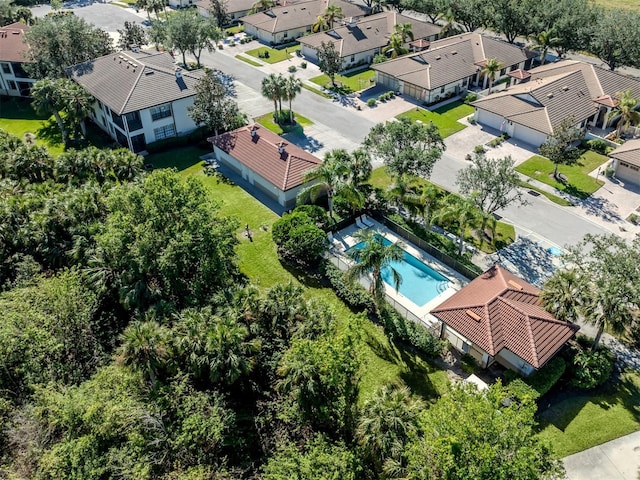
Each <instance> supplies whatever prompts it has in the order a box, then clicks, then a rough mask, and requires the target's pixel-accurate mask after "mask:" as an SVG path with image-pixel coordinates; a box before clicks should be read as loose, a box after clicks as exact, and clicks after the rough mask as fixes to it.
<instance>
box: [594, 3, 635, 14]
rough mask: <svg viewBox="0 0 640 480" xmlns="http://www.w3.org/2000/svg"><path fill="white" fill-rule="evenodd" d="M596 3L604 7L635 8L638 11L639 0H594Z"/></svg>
mask: <svg viewBox="0 0 640 480" xmlns="http://www.w3.org/2000/svg"><path fill="white" fill-rule="evenodd" d="M595 2H596V4H598V5H602V6H603V7H606V8H616V9H626V10H635V11H636V12H640V1H639V0H595Z"/></svg>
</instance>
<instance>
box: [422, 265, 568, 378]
mask: <svg viewBox="0 0 640 480" xmlns="http://www.w3.org/2000/svg"><path fill="white" fill-rule="evenodd" d="M431 314H432V315H433V316H435V317H436V318H438V319H439V320H440V321H441V322H442V324H443V326H442V337H443V338H446V339H447V340H449V342H451V344H452V345H453V346H454V347H455V348H456V349H458V350H459V351H461V352H463V353H468V354H469V355H471V356H472V357H473V358H474V359H476V360H477V362H478V363H479V365H480V366H481V367H483V368H486V367H488V366H490V365H491V364H492V363H494V362H498V363H499V364H501V365H503V366H504V367H507V368H510V369H512V370H515V371H517V372H520V373H522V374H524V375H529V374H531V373H533V372H534V371H536V370H538V369H540V368H542V367H544V365H545V364H546V363H547V362H549V360H551V359H552V358H553V356H554V355H555V354H556V353H558V351H559V350H560V349H561V348H562V347H563V345H564V344H565V343H566V342H567V341H568V340H569V339H570V338H571V337H573V336H574V334H575V333H576V331H577V330H578V328H579V327H578V326H576V325H574V324H570V323H567V322H562V321H560V320H557V319H556V318H554V317H553V315H551V314H550V313H548V312H547V311H546V310H545V309H544V308H542V306H541V303H540V290H538V289H537V288H536V287H534V286H533V285H531V284H529V283H527V282H525V281H524V280H523V279H521V278H519V277H517V276H516V275H514V274H512V273H511V272H509V271H507V270H505V269H504V268H503V267H501V266H500V265H498V264H496V265H494V266H493V267H491V268H490V269H489V270H487V271H486V272H484V273H483V274H482V275H480V276H479V277H477V278H476V279H475V280H473V281H472V282H471V283H469V284H468V285H466V286H465V287H464V288H462V289H461V290H460V291H458V292H457V293H455V294H454V295H453V296H451V297H449V298H448V299H447V300H445V301H444V302H443V303H441V304H440V305H439V306H437V307H436V308H435V309H433V310H431Z"/></svg>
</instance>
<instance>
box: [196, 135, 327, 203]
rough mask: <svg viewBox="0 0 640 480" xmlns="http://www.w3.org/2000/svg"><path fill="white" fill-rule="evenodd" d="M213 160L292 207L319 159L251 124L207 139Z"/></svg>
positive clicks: (279, 201) (320, 161)
mask: <svg viewBox="0 0 640 480" xmlns="http://www.w3.org/2000/svg"><path fill="white" fill-rule="evenodd" d="M207 140H208V141H209V142H211V144H212V145H213V151H214V154H215V157H216V160H217V161H218V162H220V163H222V164H224V165H226V166H227V167H229V168H231V169H232V170H233V171H234V172H236V173H237V174H238V175H241V176H242V178H243V179H244V180H246V181H247V182H249V183H250V184H251V185H252V186H253V187H255V188H257V189H258V190H260V191H261V192H262V193H266V194H267V195H268V196H269V197H270V198H272V199H273V200H275V201H277V202H278V203H279V204H280V205H281V206H282V207H284V208H292V207H294V206H295V204H296V197H297V195H298V193H299V192H300V190H301V189H302V188H304V187H305V186H306V185H307V183H306V182H305V181H304V176H305V174H306V173H307V172H308V171H309V170H312V169H314V168H316V167H317V166H318V165H320V164H321V163H322V160H320V159H319V158H317V157H314V156H313V155H311V154H310V153H309V152H306V151H304V150H302V149H301V148H300V147H298V146H296V145H293V144H290V143H287V142H286V141H285V140H284V139H283V138H282V137H280V136H279V135H276V134H275V133H273V132H271V131H270V130H268V129H266V128H263V127H261V126H260V125H257V124H253V125H249V126H246V127H241V128H238V129H236V130H233V131H231V132H227V133H223V134H222V135H218V136H217V137H211V138H208V139H207Z"/></svg>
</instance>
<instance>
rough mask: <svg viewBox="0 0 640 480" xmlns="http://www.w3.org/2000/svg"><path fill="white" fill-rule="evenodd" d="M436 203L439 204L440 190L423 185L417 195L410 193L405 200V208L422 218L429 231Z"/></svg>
mask: <svg viewBox="0 0 640 480" xmlns="http://www.w3.org/2000/svg"><path fill="white" fill-rule="evenodd" d="M438 203H440V189H439V188H438V187H436V186H435V185H433V184H431V183H428V184H426V185H424V186H423V187H422V190H421V191H420V192H419V193H410V194H408V195H407V196H406V198H405V204H406V205H407V208H409V210H410V211H412V212H415V213H417V214H419V215H421V216H422V219H423V220H424V227H425V228H426V229H427V230H430V229H431V223H432V221H433V212H434V211H435V210H436V208H437V206H438Z"/></svg>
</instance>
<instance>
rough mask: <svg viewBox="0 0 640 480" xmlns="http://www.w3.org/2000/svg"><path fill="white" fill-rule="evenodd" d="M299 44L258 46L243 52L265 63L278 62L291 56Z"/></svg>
mask: <svg viewBox="0 0 640 480" xmlns="http://www.w3.org/2000/svg"><path fill="white" fill-rule="evenodd" d="M296 50H300V45H295V46H291V47H286V48H285V47H283V48H271V47H260V48H254V49H253V50H249V51H247V52H245V53H246V54H247V55H251V56H252V57H255V58H259V59H260V60H262V61H263V62H266V63H278V62H282V61H284V60H288V59H290V58H293V56H294V55H295V52H296Z"/></svg>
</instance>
